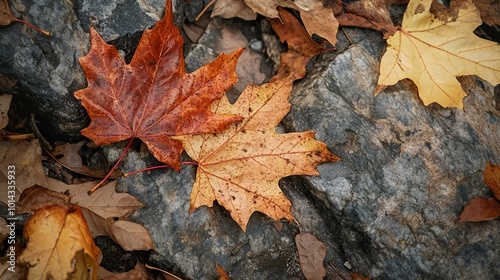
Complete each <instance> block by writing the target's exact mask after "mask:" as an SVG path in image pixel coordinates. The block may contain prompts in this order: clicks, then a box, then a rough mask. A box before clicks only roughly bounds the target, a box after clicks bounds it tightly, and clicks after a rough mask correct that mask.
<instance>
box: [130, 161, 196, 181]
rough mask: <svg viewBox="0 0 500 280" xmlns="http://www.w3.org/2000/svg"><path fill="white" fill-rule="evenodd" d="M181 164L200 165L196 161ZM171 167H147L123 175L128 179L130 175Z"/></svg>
mask: <svg viewBox="0 0 500 280" xmlns="http://www.w3.org/2000/svg"><path fill="white" fill-rule="evenodd" d="M181 164H186V165H198V163H197V162H194V161H181ZM169 167H170V166H169V165H157V166H152V167H146V168H143V169H139V170H134V171H131V172H127V173H123V178H125V177H128V176H130V175H134V174H137V173H141V172H144V171H149V170H154V169H161V168H169Z"/></svg>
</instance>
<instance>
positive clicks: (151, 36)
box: [74, 0, 243, 170]
mask: <svg viewBox="0 0 500 280" xmlns="http://www.w3.org/2000/svg"><path fill="white" fill-rule="evenodd" d="M166 6H167V7H166V12H165V16H164V18H163V19H162V20H160V21H159V22H158V23H157V24H156V25H155V27H154V28H152V29H148V30H146V31H144V33H143V35H142V37H141V40H140V42H139V45H138V46H137V49H136V51H135V53H134V56H133V57H132V60H131V61H130V63H129V64H127V63H125V61H124V60H123V59H122V58H121V56H120V55H119V54H118V51H117V50H116V48H115V47H114V46H111V45H108V44H107V43H106V42H105V41H104V40H103V39H102V38H101V36H100V35H99V34H98V33H97V31H96V30H95V29H94V28H93V27H91V29H90V38H91V41H92V43H91V48H90V51H89V53H88V54H87V55H85V56H84V57H81V58H80V59H79V61H80V64H81V66H82V68H83V71H84V73H85V76H86V77H87V81H88V87H87V88H85V89H82V90H78V91H76V92H75V93H74V95H75V97H76V98H78V99H80V100H81V101H82V105H83V106H84V107H85V109H86V110H87V112H88V113H89V116H90V118H91V123H90V125H89V126H88V127H87V128H85V129H83V130H82V134H83V135H84V136H86V137H88V138H90V139H92V140H93V141H94V142H95V143H96V144H97V145H105V144H110V143H114V142H118V141H122V140H126V139H130V138H132V139H133V138H139V139H141V140H142V141H143V142H144V143H145V144H146V145H147V147H148V149H149V150H150V151H151V153H152V154H153V155H154V156H155V157H156V158H157V159H158V160H159V161H161V162H163V163H165V164H167V165H169V166H171V167H172V168H174V169H176V170H179V169H180V159H179V158H180V154H181V152H182V145H181V143H180V142H178V141H176V140H173V139H172V138H171V136H174V135H189V134H200V133H217V132H221V131H223V130H224V129H226V128H227V127H228V126H229V125H230V124H232V123H234V122H237V121H239V120H240V119H241V118H240V117H238V116H231V115H218V114H214V113H212V112H211V111H210V106H211V104H212V102H213V101H215V100H218V99H220V98H221V97H222V96H223V95H224V92H225V91H226V90H227V89H229V88H230V87H231V86H232V85H233V84H234V83H235V82H236V81H237V80H238V77H237V76H236V74H235V72H234V69H235V67H236V63H237V60H238V57H239V56H240V55H241V53H242V51H243V50H241V49H239V50H236V51H234V52H233V53H231V54H229V55H226V54H221V55H219V57H218V58H216V59H215V60H214V61H213V62H211V63H210V64H207V65H204V66H203V67H201V68H200V69H198V70H196V71H195V72H193V73H189V74H188V73H186V70H185V67H184V56H183V39H182V36H181V35H180V32H179V30H178V29H177V27H176V26H175V25H174V23H173V12H172V7H171V1H170V0H168V1H167V5H166Z"/></svg>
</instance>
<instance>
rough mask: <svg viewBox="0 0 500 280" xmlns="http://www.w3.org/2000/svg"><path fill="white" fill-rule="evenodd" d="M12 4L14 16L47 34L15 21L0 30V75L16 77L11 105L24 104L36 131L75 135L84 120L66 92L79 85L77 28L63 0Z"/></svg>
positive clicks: (82, 41)
mask: <svg viewBox="0 0 500 280" xmlns="http://www.w3.org/2000/svg"><path fill="white" fill-rule="evenodd" d="M23 3H24V4H21V2H15V4H14V5H13V6H12V10H13V11H14V12H15V13H16V15H17V16H18V17H20V18H22V19H24V20H27V21H29V22H31V23H32V24H35V25H37V26H39V27H41V28H43V29H45V30H48V31H51V32H52V33H53V36H52V37H46V36H44V35H42V34H41V33H38V32H37V31H35V30H33V29H31V28H28V27H26V26H24V25H21V24H19V23H13V24H11V25H9V26H7V27H4V28H2V29H0V33H1V38H0V73H2V74H4V75H6V76H8V77H10V78H11V79H15V80H17V83H16V85H15V87H14V88H10V89H2V90H3V91H7V92H11V93H14V94H15V95H14V99H13V103H16V102H17V103H20V104H23V105H25V106H26V107H27V108H26V109H27V110H28V111H30V112H32V113H34V114H35V118H36V120H37V121H39V122H40V129H41V131H42V133H43V134H44V135H45V136H46V137H48V138H51V136H55V135H64V136H66V137H74V138H77V137H78V135H79V130H80V129H82V128H83V127H85V125H86V124H87V122H88V119H87V117H86V112H85V110H84V109H83V107H81V106H80V103H79V102H78V101H77V100H76V99H75V98H74V97H73V96H72V92H73V91H75V90H77V89H79V88H82V87H83V86H84V85H85V78H84V76H83V71H82V70H81V68H80V66H79V64H78V57H80V56H82V55H84V54H85V52H86V48H87V45H88V36H86V34H85V33H84V32H83V30H82V29H81V28H80V25H79V23H78V19H77V18H76V17H75V15H74V13H73V10H72V7H71V6H70V5H69V2H67V1H37V2H36V3H33V2H27V3H26V2H23Z"/></svg>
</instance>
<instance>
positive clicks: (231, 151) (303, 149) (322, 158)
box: [176, 78, 339, 230]
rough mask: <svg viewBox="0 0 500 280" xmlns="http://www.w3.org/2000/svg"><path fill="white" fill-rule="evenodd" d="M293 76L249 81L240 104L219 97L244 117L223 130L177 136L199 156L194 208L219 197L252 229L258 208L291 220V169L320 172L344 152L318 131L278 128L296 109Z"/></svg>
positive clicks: (223, 107)
mask: <svg viewBox="0 0 500 280" xmlns="http://www.w3.org/2000/svg"><path fill="white" fill-rule="evenodd" d="M291 88H292V79H291V78H286V79H280V80H274V81H272V82H270V83H267V84H264V85H262V86H256V85H253V84H251V85H249V86H248V87H247V88H246V89H245V91H243V93H242V94H241V96H240V97H239V99H238V100H237V101H236V103H235V104H234V105H231V104H230V103H229V101H227V98H223V99H221V101H218V102H214V104H213V110H214V112H216V113H218V114H236V115H239V116H242V117H244V120H243V121H241V122H240V123H237V124H233V125H231V127H230V128H229V129H228V130H226V131H224V132H222V133H220V134H204V135H192V136H181V137H176V139H179V140H181V141H182V143H183V146H184V148H185V150H186V152H187V153H188V154H189V156H191V158H192V159H194V160H195V161H197V162H198V171H197V174H196V181H195V183H194V186H193V190H192V192H191V206H190V211H193V210H194V209H195V208H197V207H200V206H202V205H206V206H209V207H211V206H212V205H213V201H214V200H217V201H218V202H219V204H220V205H222V206H223V207H224V208H226V209H227V210H228V211H229V212H230V213H231V217H232V218H233V219H234V220H235V221H236V222H237V223H238V224H239V225H240V226H241V228H242V229H243V230H245V229H246V226H247V223H248V220H249V219H250V216H251V215H252V213H253V212H255V211H259V212H262V213H264V214H266V215H268V216H270V217H271V218H273V219H275V220H278V219H281V218H286V219H288V220H291V219H292V218H293V215H292V213H291V211H290V208H291V202H290V201H289V200H288V199H287V198H286V197H285V195H284V194H283V192H282V191H281V190H280V188H279V186H278V181H279V179H280V178H282V177H285V176H290V175H319V173H318V171H317V169H316V166H317V165H318V164H320V163H322V162H334V161H337V160H338V159H339V158H338V157H336V156H335V155H333V154H331V153H330V152H329V151H328V150H327V148H326V145H325V144H324V143H322V142H319V141H317V140H315V139H314V132H313V131H306V132H300V133H287V134H278V133H276V131H275V129H276V126H277V125H278V123H279V122H280V121H281V119H282V118H283V117H284V116H285V115H286V113H287V112H288V111H289V110H290V103H288V96H289V94H290V90H291Z"/></svg>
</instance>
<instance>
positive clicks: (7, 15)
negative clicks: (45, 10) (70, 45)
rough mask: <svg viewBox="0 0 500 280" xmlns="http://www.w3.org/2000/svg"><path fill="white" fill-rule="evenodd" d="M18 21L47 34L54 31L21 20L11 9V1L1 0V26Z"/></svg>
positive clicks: (49, 34)
mask: <svg viewBox="0 0 500 280" xmlns="http://www.w3.org/2000/svg"><path fill="white" fill-rule="evenodd" d="M14 21H17V22H20V23H22V24H24V25H27V26H29V27H31V28H33V29H35V30H36V31H38V32H41V33H42V34H43V35H45V36H52V33H50V32H48V31H45V30H43V29H40V28H39V27H37V26H34V25H33V24H31V23H29V22H26V21H24V20H20V19H18V18H16V17H15V16H14V15H13V14H12V10H11V9H10V6H9V2H8V1H7V0H0V26H6V25H9V24H11V23H12V22H14Z"/></svg>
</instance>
